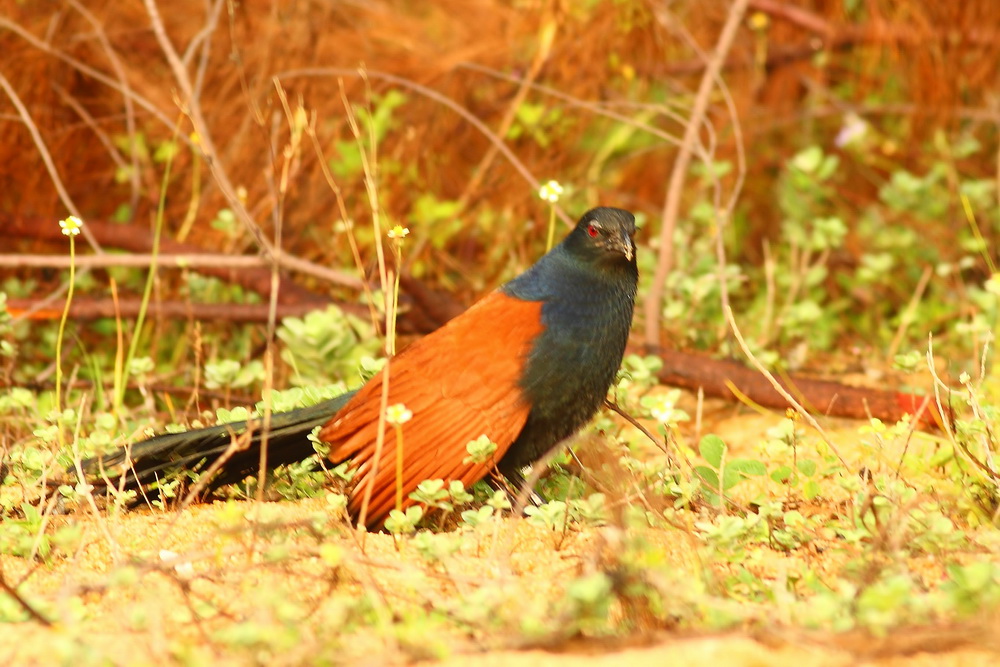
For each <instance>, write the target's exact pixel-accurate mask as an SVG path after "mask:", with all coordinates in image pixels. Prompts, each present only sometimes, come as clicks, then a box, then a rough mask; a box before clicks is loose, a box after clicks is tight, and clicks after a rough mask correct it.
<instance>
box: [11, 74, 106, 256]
mask: <svg viewBox="0 0 1000 667" xmlns="http://www.w3.org/2000/svg"><path fill="white" fill-rule="evenodd" d="M0 88H3V89H4V92H5V93H7V97H9V98H10V101H11V104H13V105H14V108H16V109H17V113H18V115H20V116H21V120H22V121H23V122H24V126H25V128H27V130H28V132H29V133H30V134H31V139H32V141H34V142H35V148H37V149H38V154H39V155H40V156H41V158H42V162H44V163H45V169H46V171H48V172H49V178H51V179H52V185H53V186H55V189H56V192H58V193H59V199H61V200H62V203H63V206H65V207H66V210H67V211H69V212H70V213H71V214H73V215H75V216H76V217H78V218H80V219H83V216H82V215H81V214H80V209H78V208H77V207H76V204H74V203H73V198H72V197H70V196H69V192H68V191H67V190H66V186H64V185H63V182H62V178H60V177H59V170H58V169H56V165H55V162H53V161H52V154H51V153H49V149H48V147H47V146H46V145H45V140H44V139H42V134H41V132H39V131H38V126H37V125H35V121H33V120H32V118H31V114H29V113H28V109H27V108H26V107H25V106H24V103H23V102H21V98H20V97H18V95H17V91H16V90H14V87H13V86H11V85H10V81H8V80H7V77H5V76H4V75H3V72H0ZM80 231H82V232H83V236H84V237H85V238H86V239H87V243H88V244H90V247H91V248H93V249H94V252H97V253H102V252H104V249H103V248H101V244H100V243H98V242H97V239H95V238H94V235H93V234H91V233H90V230H89V229H87V226H86V225H84V226H83V227H82V228H81V230H80Z"/></svg>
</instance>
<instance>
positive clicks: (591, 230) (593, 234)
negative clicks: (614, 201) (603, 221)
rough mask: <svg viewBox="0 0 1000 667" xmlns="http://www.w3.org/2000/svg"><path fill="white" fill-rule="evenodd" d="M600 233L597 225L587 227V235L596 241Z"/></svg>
mask: <svg viewBox="0 0 1000 667" xmlns="http://www.w3.org/2000/svg"><path fill="white" fill-rule="evenodd" d="M600 233H601V231H600V230H599V229H598V228H597V225H595V224H593V223H591V224H589V225H587V234H589V235H590V238H592V239H596V238H597V235H598V234H600Z"/></svg>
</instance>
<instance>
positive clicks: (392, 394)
mask: <svg viewBox="0 0 1000 667" xmlns="http://www.w3.org/2000/svg"><path fill="white" fill-rule="evenodd" d="M634 235H635V218H634V217H633V216H632V214H631V213H629V212H628V211H624V210H622V209H617V208H595V209H593V210H591V211H588V212H587V213H586V214H585V215H584V216H583V217H582V218H580V221H579V222H578V223H577V224H576V227H575V228H574V229H573V231H572V232H570V234H569V235H568V236H567V237H566V238H565V239H564V240H563V241H562V242H561V243H560V244H558V245H557V246H555V247H554V248H552V250H551V251H549V252H548V253H547V254H546V255H545V256H543V257H542V258H541V259H539V260H538V262H537V263H535V264H534V265H533V266H532V267H531V268H529V269H528V270H527V271H525V272H524V273H522V274H521V275H519V276H517V277H516V278H514V279H513V280H511V281H510V282H508V283H506V284H504V285H503V286H501V287H500V288H498V289H497V290H495V291H494V292H492V293H490V294H488V295H487V296H486V297H484V298H483V299H482V300H480V301H479V302H478V303H476V304H475V305H473V306H472V307H471V308H469V310H467V311H466V312H464V313H462V314H461V315H459V316H458V317H456V318H455V319H453V320H451V321H450V322H448V323H447V324H445V325H444V326H443V327H441V328H440V329H438V330H437V331H435V332H434V333H432V334H430V335H428V336H425V337H424V338H422V339H420V340H419V341H417V342H415V343H413V344H412V345H410V346H409V347H407V348H406V349H405V350H403V351H402V352H401V353H399V354H398V355H397V356H395V357H394V358H392V360H391V362H390V364H389V367H388V368H389V400H388V403H387V405H393V404H397V403H402V404H404V405H405V406H406V408H407V409H408V410H409V411H410V412H412V419H411V420H410V421H408V422H406V423H404V424H403V425H402V429H403V457H402V458H403V464H402V476H401V479H399V480H397V459H396V438H395V437H394V434H393V432H392V427H387V433H386V437H385V438H384V444H383V448H382V453H381V459H380V460H379V461H376V460H375V453H376V440H377V434H378V429H379V411H380V408H381V405H382V400H381V393H382V384H383V373H382V372H380V373H379V374H377V375H375V376H374V377H373V378H372V379H370V380H369V381H368V382H367V383H366V384H364V385H363V386H362V387H361V388H360V389H358V390H356V391H354V392H350V393H347V394H344V395H343V396H340V397H337V398H334V399H332V400H329V401H325V402H323V403H320V404H317V405H314V406H311V407H308V408H303V409H300V410H294V411H292V412H286V413H281V414H276V415H273V416H272V418H271V422H270V429H269V431H268V437H267V443H268V444H267V448H268V449H267V463H268V466H269V467H270V466H274V465H279V464H283V463H293V462H296V461H300V460H302V459H304V458H306V457H307V456H309V455H311V454H313V453H314V449H313V446H312V444H311V443H310V442H309V440H308V439H307V437H306V436H307V435H308V434H309V433H310V432H311V431H312V430H313V429H314V428H315V427H317V426H322V427H323V428H322V429H321V430H320V432H319V437H320V439H321V440H323V441H324V442H326V443H328V444H329V445H330V459H331V460H332V461H334V462H337V463H339V462H343V461H348V460H349V461H351V462H352V464H353V465H354V467H356V469H357V475H356V477H355V479H356V480H357V484H356V485H355V487H354V490H353V492H352V494H351V496H350V501H349V505H348V507H349V510H350V512H351V513H352V515H353V516H355V517H357V516H358V514H359V512H360V510H361V505H362V499H363V498H364V496H365V489H366V487H367V485H369V484H372V485H373V486H372V489H371V494H370V504H369V505H368V507H367V513H366V517H365V520H366V523H368V524H369V525H370V526H378V525H381V524H382V522H383V521H384V520H385V518H386V516H387V515H388V514H389V511H390V510H391V509H393V508H394V507H395V504H396V494H397V484H400V483H401V485H402V493H403V498H404V499H405V501H404V505H409V504H412V501H411V500H409V498H408V496H409V494H410V492H412V491H413V490H414V489H416V487H417V485H418V484H419V483H420V482H422V481H423V480H425V479H443V480H446V481H451V480H460V481H461V482H462V483H463V484H465V485H466V486H469V485H471V484H473V483H474V482H476V481H478V480H480V479H482V478H483V477H485V476H486V475H487V474H488V473H489V471H490V470H491V469H492V467H493V466H494V465H495V466H496V467H497V469H498V470H499V472H500V473H502V474H504V475H506V476H508V477H509V478H511V479H521V477H520V471H521V470H522V469H523V468H524V467H525V466H527V465H529V464H531V463H533V462H534V461H536V460H538V459H539V458H540V457H541V456H543V455H544V454H545V453H547V452H548V451H550V450H551V449H552V448H553V447H555V446H556V445H557V444H558V443H559V442H560V441H562V440H564V439H565V438H567V437H568V436H570V435H572V434H573V433H574V432H575V431H576V430H577V429H579V428H580V427H581V426H583V424H584V423H586V422H587V421H588V420H589V419H590V418H591V417H592V416H593V415H594V413H595V412H596V411H597V409H598V408H599V407H600V405H601V403H602V402H603V400H604V398H605V396H606V394H607V391H608V388H609V387H610V385H611V382H612V381H613V380H614V377H615V373H616V372H617V370H618V367H619V366H620V365H621V361H622V356H623V354H624V352H625V343H626V341H627V339H628V333H629V329H630V327H631V324H632V311H633V308H634V305H635V294H636V284H637V281H638V277H639V272H638V268H637V266H636V258H635V243H634V241H633V237H634ZM246 430H252V431H253V432H252V433H251V434H250V436H249V442H248V443H247V447H246V448H244V449H240V450H238V451H231V452H230V454H231V456H230V457H229V458H228V459H225V460H224V462H223V463H222V464H221V466H219V467H218V470H217V472H216V473H215V476H214V477H213V479H212V480H211V485H212V486H218V485H220V484H225V483H231V482H236V481H239V480H241V479H243V478H245V477H246V476H247V475H250V474H253V473H254V472H256V471H257V470H258V469H259V465H260V446H261V433H260V430H261V420H259V419H257V420H252V421H251V422H249V424H248V423H247V422H240V423H235V424H225V425H221V426H215V427H212V428H205V429H198V430H194V431H187V432H185V433H175V434H165V435H160V436H156V437H154V438H151V439H149V440H145V441H143V442H140V443H137V444H135V445H134V446H132V447H131V448H130V449H128V450H127V449H124V448H123V449H121V450H119V451H118V452H116V453H114V454H111V455H108V456H105V457H103V458H97V459H91V460H89V461H87V462H86V463H85V468H86V469H87V470H90V471H93V470H94V469H95V468H97V467H98V466H99V465H100V466H103V467H105V468H110V467H111V466H114V465H117V464H121V463H123V462H126V458H127V457H128V458H130V467H129V468H128V469H127V470H125V471H124V472H123V473H122V474H124V475H126V476H127V477H126V487H127V488H135V487H137V486H142V485H147V484H150V483H152V482H154V481H156V480H157V478H158V477H159V476H160V474H161V473H162V472H163V471H166V470H172V469H189V470H205V469H207V468H209V467H211V465H212V463H213V462H215V461H216V460H217V459H218V458H219V456H220V455H222V453H223V452H226V450H227V449H230V443H231V440H232V435H233V434H234V433H241V432H245V431H246ZM481 435H486V436H488V437H489V438H490V439H491V440H492V441H493V442H495V443H496V444H497V450H496V452H495V454H494V455H493V457H492V459H491V460H490V461H487V462H485V463H476V462H473V461H471V460H470V459H469V454H468V452H467V450H466V445H467V444H468V443H469V442H470V441H472V440H475V439H476V438H478V437H479V436H481Z"/></svg>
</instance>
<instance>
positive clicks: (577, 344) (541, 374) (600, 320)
mask: <svg viewBox="0 0 1000 667" xmlns="http://www.w3.org/2000/svg"><path fill="white" fill-rule="evenodd" d="M574 287H575V289H574V290H573V291H572V292H571V293H568V294H567V293H566V292H562V291H561V293H560V295H559V298H558V299H553V300H551V301H548V302H546V303H545V304H544V305H543V306H542V322H543V324H544V325H545V329H544V331H543V333H542V334H541V335H540V336H539V338H538V340H537V341H536V343H535V345H534V348H533V350H532V352H531V355H530V356H529V358H528V360H527V365H526V368H525V373H524V376H523V378H522V381H521V387H522V389H523V390H524V393H525V395H526V397H527V398H528V402H529V404H530V405H531V412H530V413H529V415H528V421H527V423H526V424H525V426H524V428H523V429H522V431H521V434H520V435H519V436H518V439H517V440H516V441H515V442H514V444H513V445H512V446H511V448H510V450H509V451H508V452H507V454H506V456H504V458H503V460H502V461H501V462H500V471H501V472H502V473H504V474H508V473H512V472H516V471H519V470H520V469H521V468H523V467H524V466H526V465H528V464H530V463H533V462H534V461H535V460H537V459H539V458H541V457H542V456H543V455H544V454H545V453H547V452H548V451H549V450H550V449H551V448H552V447H553V446H555V445H556V444H557V443H558V442H559V441H561V440H563V439H564V438H566V437H568V436H569V435H571V434H572V433H574V432H575V431H576V430H577V429H579V428H580V427H581V426H583V425H584V424H585V423H586V422H587V421H588V420H589V419H590V418H591V417H592V416H593V415H594V413H595V412H597V410H598V408H600V406H601V404H602V402H603V401H604V398H605V396H606V395H607V392H608V388H609V387H610V386H611V383H612V382H613V381H614V378H615V374H616V373H617V371H618V367H619V366H620V365H621V361H622V356H623V355H624V352H625V344H626V342H627V340H628V332H629V329H630V327H631V323H632V311H633V308H634V304H635V283H634V282H631V281H628V280H626V281H615V282H614V283H612V284H608V283H606V282H603V281H601V282H597V283H592V284H591V283H589V282H588V281H584V282H583V284H580V283H577V284H576V285H575V286H574Z"/></svg>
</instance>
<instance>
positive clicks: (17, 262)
mask: <svg viewBox="0 0 1000 667" xmlns="http://www.w3.org/2000/svg"><path fill="white" fill-rule="evenodd" d="M84 227H86V226H84ZM274 259H275V260H277V262H278V265H279V266H280V267H281V268H283V269H288V270H289V271H296V272H298V273H303V274H305V275H309V276H313V277H314V278H320V279H322V280H325V281H327V282H329V283H331V284H334V285H340V286H342V287H348V288H350V289H357V290H360V289H362V288H363V287H364V283H363V281H361V280H360V279H358V278H356V277H354V276H351V275H348V274H346V273H344V272H343V271H337V270H336V269H328V268H326V267H325V266H322V265H320V264H315V263H313V262H309V261H307V260H304V259H301V258H299V257H295V256H293V255H289V254H286V253H284V252H276V253H275V256H274ZM71 263H72V264H75V265H76V267H77V268H78V269H79V268H88V269H89V268H105V267H110V266H117V267H130V268H146V267H148V266H151V265H152V263H153V255H151V254H137V255H111V254H103V255H77V256H76V257H75V258H74V259H71V258H70V257H69V256H66V255H21V254H0V267H9V268H55V269H68V268H69V266H70V264H71ZM156 264H157V266H159V267H177V268H182V269H183V268H199V267H202V268H204V267H211V268H214V269H259V268H264V267H266V268H270V266H271V265H272V261H271V260H269V259H267V258H266V257H262V256H259V255H222V254H214V253H205V254H201V253H193V254H189V255H187V254H181V255H159V256H157V257H156Z"/></svg>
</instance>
